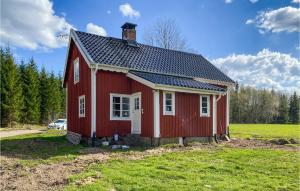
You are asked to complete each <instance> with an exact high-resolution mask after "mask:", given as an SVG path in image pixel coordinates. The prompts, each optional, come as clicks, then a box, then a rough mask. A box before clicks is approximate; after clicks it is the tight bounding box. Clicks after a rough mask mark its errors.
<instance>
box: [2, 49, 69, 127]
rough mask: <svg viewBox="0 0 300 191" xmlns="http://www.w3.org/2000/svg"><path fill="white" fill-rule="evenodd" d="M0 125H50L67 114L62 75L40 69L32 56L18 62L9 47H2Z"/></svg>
mask: <svg viewBox="0 0 300 191" xmlns="http://www.w3.org/2000/svg"><path fill="white" fill-rule="evenodd" d="M0 58H1V66H0V75H1V127H6V126H14V125H15V123H28V124H47V123H48V122H50V121H52V120H54V119H56V118H59V117H65V90H64V89H63V87H62V76H61V75H56V74H54V72H51V73H48V72H47V71H46V70H45V68H44V67H43V68H42V69H41V70H40V71H39V70H38V68H37V65H36V63H35V61H34V59H33V58H31V59H30V60H29V61H28V62H27V63H25V62H24V61H21V63H20V64H16V62H15V60H14V57H13V54H12V52H11V50H10V48H9V47H7V48H2V47H1V49H0Z"/></svg>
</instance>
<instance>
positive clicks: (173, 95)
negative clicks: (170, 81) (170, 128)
mask: <svg viewBox="0 0 300 191" xmlns="http://www.w3.org/2000/svg"><path fill="white" fill-rule="evenodd" d="M166 94H171V95H172V105H171V106H172V111H171V112H170V111H166ZM175 100H176V94H175V92H170V91H164V92H163V115H175V113H176V104H175V103H176V102H175Z"/></svg>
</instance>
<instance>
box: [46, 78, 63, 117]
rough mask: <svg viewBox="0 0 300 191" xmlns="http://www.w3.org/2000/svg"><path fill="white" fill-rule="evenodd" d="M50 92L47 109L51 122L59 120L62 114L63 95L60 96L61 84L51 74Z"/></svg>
mask: <svg viewBox="0 0 300 191" xmlns="http://www.w3.org/2000/svg"><path fill="white" fill-rule="evenodd" d="M49 86H50V88H49V92H50V94H49V95H50V96H49V99H48V103H47V107H48V113H49V118H50V120H54V119H55V118H57V117H58V116H59V114H60V112H61V95H60V83H59V82H58V80H57V79H56V77H55V75H54V73H53V72H52V73H51V74H50V78H49Z"/></svg>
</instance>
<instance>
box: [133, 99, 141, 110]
mask: <svg viewBox="0 0 300 191" xmlns="http://www.w3.org/2000/svg"><path fill="white" fill-rule="evenodd" d="M139 109H140V98H138V97H137V98H134V110H139Z"/></svg>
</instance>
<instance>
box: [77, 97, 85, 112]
mask: <svg viewBox="0 0 300 191" xmlns="http://www.w3.org/2000/svg"><path fill="white" fill-rule="evenodd" d="M81 99H83V102H84V113H83V114H81V113H80V100H81ZM85 109H86V103H85V95H81V96H79V97H78V116H79V118H81V117H85Z"/></svg>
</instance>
